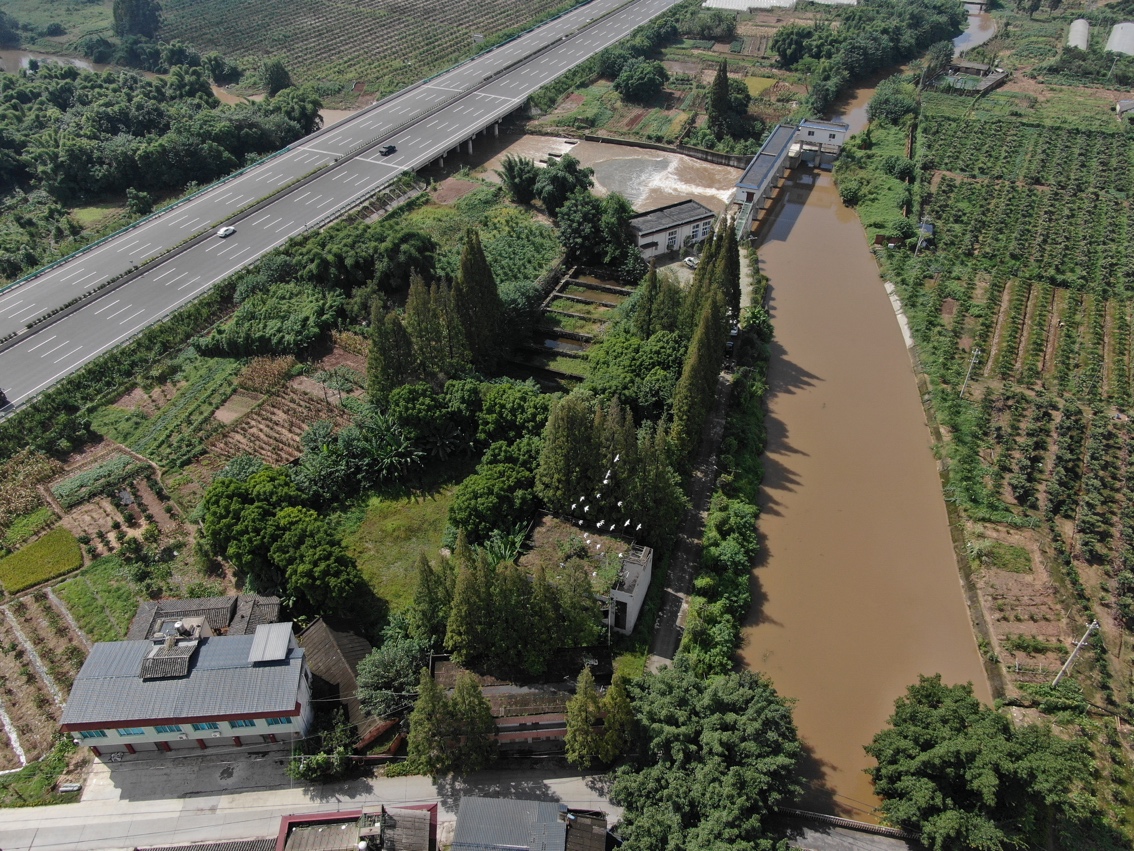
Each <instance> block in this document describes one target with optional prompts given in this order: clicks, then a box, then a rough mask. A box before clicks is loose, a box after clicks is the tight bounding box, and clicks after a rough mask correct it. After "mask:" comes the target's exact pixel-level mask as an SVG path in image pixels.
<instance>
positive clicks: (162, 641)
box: [60, 617, 313, 756]
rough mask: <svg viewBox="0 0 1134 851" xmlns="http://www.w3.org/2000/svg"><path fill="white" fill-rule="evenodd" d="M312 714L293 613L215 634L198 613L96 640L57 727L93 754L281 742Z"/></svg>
mask: <svg viewBox="0 0 1134 851" xmlns="http://www.w3.org/2000/svg"><path fill="white" fill-rule="evenodd" d="M312 715H313V707H312V705H311V673H310V671H309V670H308V668H307V664H306V660H305V659H304V653H303V650H302V648H300V647H299V645H298V644H297V643H296V640H295V636H294V635H293V634H292V629H291V624H290V623H271V624H261V625H260V626H258V627H256V631H255V633H254V634H252V635H235V636H234V635H228V636H217V635H214V634H213V633H212V630H211V629H210V627H209V624H208V622H207V621H206V620H205V619H204V618H203V617H200V618H187V619H184V620H169V621H163V622H161V623H160V624H159V625H158V626H157V628H156V630H155V632H154V633H153V634H152V635H151V637H150V638H148V639H142V640H135V641H103V642H99V643H98V644H96V645H95V646H94V647H93V648H92V649H91V653H90V655H89V656H88V657H87V661H86V663H85V664H84V665H83V667H82V670H80V671H79V675H78V676H77V677H76V678H75V683H74V685H73V686H72V687H71V694H70V696H69V697H68V699H67V705H66V707H65V708H64V710H63V718H62V721H61V723H60V728H61V729H62V730H63V732H64V733H67V734H69V735H70V736H71V737H72V738H73V739H74V740H75V741H76V742H77V743H78V744H81V745H86V746H88V747H90V748H91V750H92V752H93V753H94V754H95V755H96V756H100V755H103V754H107V753H113V752H123V751H125V752H127V753H135V752H136V751H138V750H143V749H144V750H159V751H167V752H168V751H171V750H174V749H181V748H197V749H200V750H206V749H207V748H209V747H213V746H218V745H235V746H238V747H239V746H242V745H246V744H266V743H273V742H286V741H290V740H292V739H300V738H302V737H303V736H304V735H306V733H307V731H308V729H309V728H310V726H311V720H312Z"/></svg>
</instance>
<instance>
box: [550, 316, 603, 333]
mask: <svg viewBox="0 0 1134 851" xmlns="http://www.w3.org/2000/svg"><path fill="white" fill-rule="evenodd" d="M540 327H542V328H549V329H552V330H556V331H573V332H575V333H576V334H597V333H598V332H599V330H600V329H601V328H602V324H601V323H599V322H595V321H592V320H586V319H580V318H579V317H578V316H564V315H563V314H561V313H544V314H543V315H542V316H541V317H540Z"/></svg>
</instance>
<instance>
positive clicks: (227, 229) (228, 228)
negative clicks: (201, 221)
mask: <svg viewBox="0 0 1134 851" xmlns="http://www.w3.org/2000/svg"><path fill="white" fill-rule="evenodd" d="M234 233H236V228H234V227H233V226H232V225H225V226H224V227H223V228H221V229H220V230H218V231H217V236H219V237H220V238H221V239H224V238H225V237H226V236H232V235H233V234H234Z"/></svg>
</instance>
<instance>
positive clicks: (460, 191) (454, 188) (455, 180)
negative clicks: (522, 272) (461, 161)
mask: <svg viewBox="0 0 1134 851" xmlns="http://www.w3.org/2000/svg"><path fill="white" fill-rule="evenodd" d="M479 185H480V184H478V183H473V182H472V181H471V180H461V179H460V178H459V177H449V178H446V179H445V180H442V181H441V183H439V184H438V185H437V188H436V189H435V190H434V191H433V200H434V201H436V202H437V203H438V204H452V203H454V202H456V201H459V200H460V199H462V198H464V197H465V196H466V195H468V194H469V193H470V192H472V191H473V190H474V189H476V188H477V187H478V186H479ZM324 368H325V367H324Z"/></svg>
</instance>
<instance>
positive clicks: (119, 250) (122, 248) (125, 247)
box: [117, 239, 142, 254]
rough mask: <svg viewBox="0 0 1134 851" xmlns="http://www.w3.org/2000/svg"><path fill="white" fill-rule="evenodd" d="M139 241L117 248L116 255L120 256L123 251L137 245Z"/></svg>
mask: <svg viewBox="0 0 1134 851" xmlns="http://www.w3.org/2000/svg"><path fill="white" fill-rule="evenodd" d="M141 241H142V240H140V239H135V240H134V241H133V242H128V243H126V244H125V245H123V246H122V247H121V248H119V249H118V251H117V253H118V254H121V253H122V252H123V251H125V250H126V249H127V248H129V247H130V246H131V245H137V244H138V243H139V242H141Z"/></svg>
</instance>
